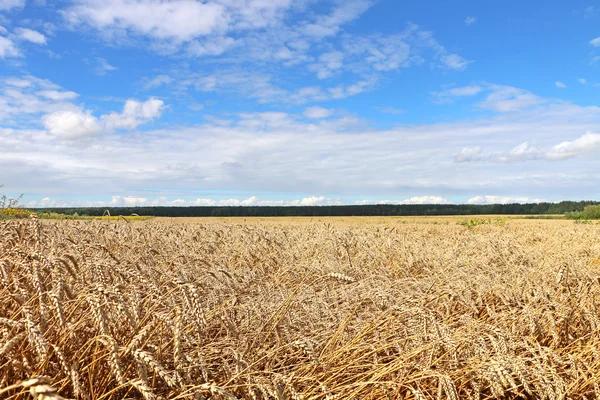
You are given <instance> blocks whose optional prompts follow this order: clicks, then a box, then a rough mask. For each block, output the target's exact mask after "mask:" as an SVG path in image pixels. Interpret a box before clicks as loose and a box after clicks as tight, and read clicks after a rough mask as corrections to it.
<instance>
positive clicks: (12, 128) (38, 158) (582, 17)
mask: <svg viewBox="0 0 600 400" xmlns="http://www.w3.org/2000/svg"><path fill="white" fill-rule="evenodd" d="M599 72H600V4H599V3H597V2H595V1H578V0H573V1H568V2H567V1H562V0H561V1H547V0H546V1H514V0H505V1H502V2H498V1H481V0H478V1H441V0H439V1H427V0H422V1H398V0H380V1H375V0H374V1H370V0H345V1H316V0H295V1H292V0H203V1H196V0H172V1H168V0H105V1H100V0H64V1H51V0H46V1H40V0H0V184H1V183H4V184H5V187H4V188H3V189H2V190H4V191H5V192H8V193H9V194H17V193H24V194H25V203H26V204H28V205H30V206H35V205H37V206H51V205H109V204H112V205H142V204H146V205H149V204H161V205H169V204H176V205H188V204H189V205H194V204H197V205H211V204H232V205H236V204H362V203H379V202H390V203H406V202H411V203H427V202H429V203H444V202H461V203H462V202H470V203H489V202H511V201H535V200H549V201H556V200H561V199H597V200H598V199H600V107H599V104H598V99H600V74H599Z"/></svg>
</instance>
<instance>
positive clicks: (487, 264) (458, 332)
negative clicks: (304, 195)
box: [0, 217, 600, 400]
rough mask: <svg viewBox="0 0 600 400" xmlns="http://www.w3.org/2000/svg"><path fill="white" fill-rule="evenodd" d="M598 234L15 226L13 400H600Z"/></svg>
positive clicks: (403, 225) (486, 226) (10, 302)
mask: <svg viewBox="0 0 600 400" xmlns="http://www.w3.org/2000/svg"><path fill="white" fill-rule="evenodd" d="M478 218H479V217H478ZM599 228H600V227H599V226H598V225H596V224H575V223H574V222H573V221H568V220H518V219H506V220H504V219H502V220H501V219H498V218H496V217H489V218H483V219H481V220H479V222H475V223H472V224H468V223H464V218H463V217H460V218H457V217H447V218H442V217H435V218H402V217H394V218H385V217H376V218H270V219H269V218H264V219H258V218H256V219H251V218H248V219H244V218H220V219H219V218H213V219H210V218H206V219H201V218H182V219H169V218H164V219H163V218H155V219H150V220H143V221H142V220H133V221H128V220H124V219H116V220H114V219H113V220H69V221H58V220H44V221H38V220H37V219H36V218H32V219H29V220H6V221H0V397H2V398H9V399H18V398H31V396H32V395H33V396H34V397H36V396H38V398H46V399H47V398H56V399H59V398H60V397H64V398H82V399H85V398H87V399H122V398H145V399H158V398H165V399H166V398H174V399H234V398H240V399H242V398H244V399H246V398H247V399H293V400H297V399H328V400H329V399H348V398H356V399H386V398H387V399H401V398H415V399H426V398H444V399H445V398H448V399H453V400H454V399H459V398H474V399H484V398H513V397H519V396H520V397H522V398H546V399H559V398H582V397H587V398H595V397H598V396H600V387H599V386H598V384H597V383H596V382H597V381H598V376H599V374H600V356H599V355H598V350H597V349H598V348H599V346H600V335H599V333H600V330H599V329H600V317H599V316H598V307H599V305H600V304H599V302H600V298H599V291H600V229H599ZM44 396H45V397H44Z"/></svg>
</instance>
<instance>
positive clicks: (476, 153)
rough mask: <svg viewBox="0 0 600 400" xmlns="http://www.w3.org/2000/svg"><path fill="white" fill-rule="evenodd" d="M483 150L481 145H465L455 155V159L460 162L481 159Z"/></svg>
mask: <svg viewBox="0 0 600 400" xmlns="http://www.w3.org/2000/svg"><path fill="white" fill-rule="evenodd" d="M482 152H483V150H482V149H481V147H479V146H473V147H465V148H463V149H462V150H461V151H460V152H459V153H458V154H457V155H456V156H454V161H456V162H459V163H461V162H471V161H477V160H479V159H480V155H481V153H482Z"/></svg>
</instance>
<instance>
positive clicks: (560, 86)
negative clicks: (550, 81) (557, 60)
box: [554, 81, 567, 89]
mask: <svg viewBox="0 0 600 400" xmlns="http://www.w3.org/2000/svg"><path fill="white" fill-rule="evenodd" d="M554 84H555V85H556V87H558V88H561V89H564V88H566V87H567V85H565V84H564V83H562V82H561V81H556V82H554Z"/></svg>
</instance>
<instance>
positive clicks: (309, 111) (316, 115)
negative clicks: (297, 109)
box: [304, 107, 333, 119]
mask: <svg viewBox="0 0 600 400" xmlns="http://www.w3.org/2000/svg"><path fill="white" fill-rule="evenodd" d="M331 115H333V110H330V109H328V108H323V107H308V108H306V109H305V110H304V116H305V117H307V118H312V119H321V118H327V117H330V116H331Z"/></svg>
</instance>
